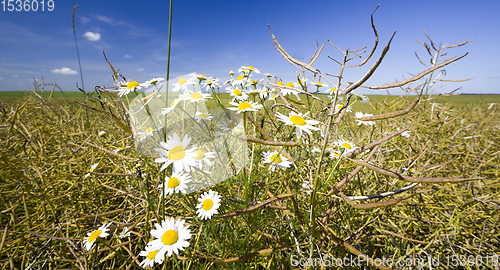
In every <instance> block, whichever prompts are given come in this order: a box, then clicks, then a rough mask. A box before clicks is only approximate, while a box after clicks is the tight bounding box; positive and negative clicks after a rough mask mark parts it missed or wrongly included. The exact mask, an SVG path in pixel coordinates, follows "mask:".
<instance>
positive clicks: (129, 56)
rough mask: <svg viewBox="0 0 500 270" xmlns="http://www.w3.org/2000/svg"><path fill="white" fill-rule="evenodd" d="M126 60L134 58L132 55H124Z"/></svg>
mask: <svg viewBox="0 0 500 270" xmlns="http://www.w3.org/2000/svg"><path fill="white" fill-rule="evenodd" d="M124 57H125V58H131V57H132V56H131V55H130V54H126V55H124Z"/></svg>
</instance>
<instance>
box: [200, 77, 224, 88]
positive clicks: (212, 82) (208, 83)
mask: <svg viewBox="0 0 500 270" xmlns="http://www.w3.org/2000/svg"><path fill="white" fill-rule="evenodd" d="M218 81H219V79H216V78H209V79H207V80H205V81H204V82H203V87H205V89H207V90H210V89H211V88H212V89H215V88H219V87H220V84H218V83H217V82H218Z"/></svg>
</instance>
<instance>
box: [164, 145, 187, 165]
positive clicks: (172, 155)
mask: <svg viewBox="0 0 500 270" xmlns="http://www.w3.org/2000/svg"><path fill="white" fill-rule="evenodd" d="M185 155H186V151H184V147H183V146H182V145H178V146H176V147H174V148H172V149H171V150H170V151H168V158H169V159H171V160H174V161H176V160H180V159H183V158H184V156H185Z"/></svg>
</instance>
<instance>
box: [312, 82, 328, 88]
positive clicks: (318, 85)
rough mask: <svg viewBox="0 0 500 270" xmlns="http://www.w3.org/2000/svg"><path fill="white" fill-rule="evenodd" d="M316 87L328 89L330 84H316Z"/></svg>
mask: <svg viewBox="0 0 500 270" xmlns="http://www.w3.org/2000/svg"><path fill="white" fill-rule="evenodd" d="M314 85H316V87H318V89H319V88H321V87H328V84H323V83H321V82H315V83H314Z"/></svg>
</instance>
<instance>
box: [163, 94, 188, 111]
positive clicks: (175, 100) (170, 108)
mask: <svg viewBox="0 0 500 270" xmlns="http://www.w3.org/2000/svg"><path fill="white" fill-rule="evenodd" d="M182 98H183V96H179V97H178V98H176V99H174V101H172V104H171V105H170V107H168V108H161V112H160V114H161V115H165V114H167V113H169V112H171V111H173V110H174V109H175V107H176V106H177V104H178V103H179V102H180V101H181V100H182Z"/></svg>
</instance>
